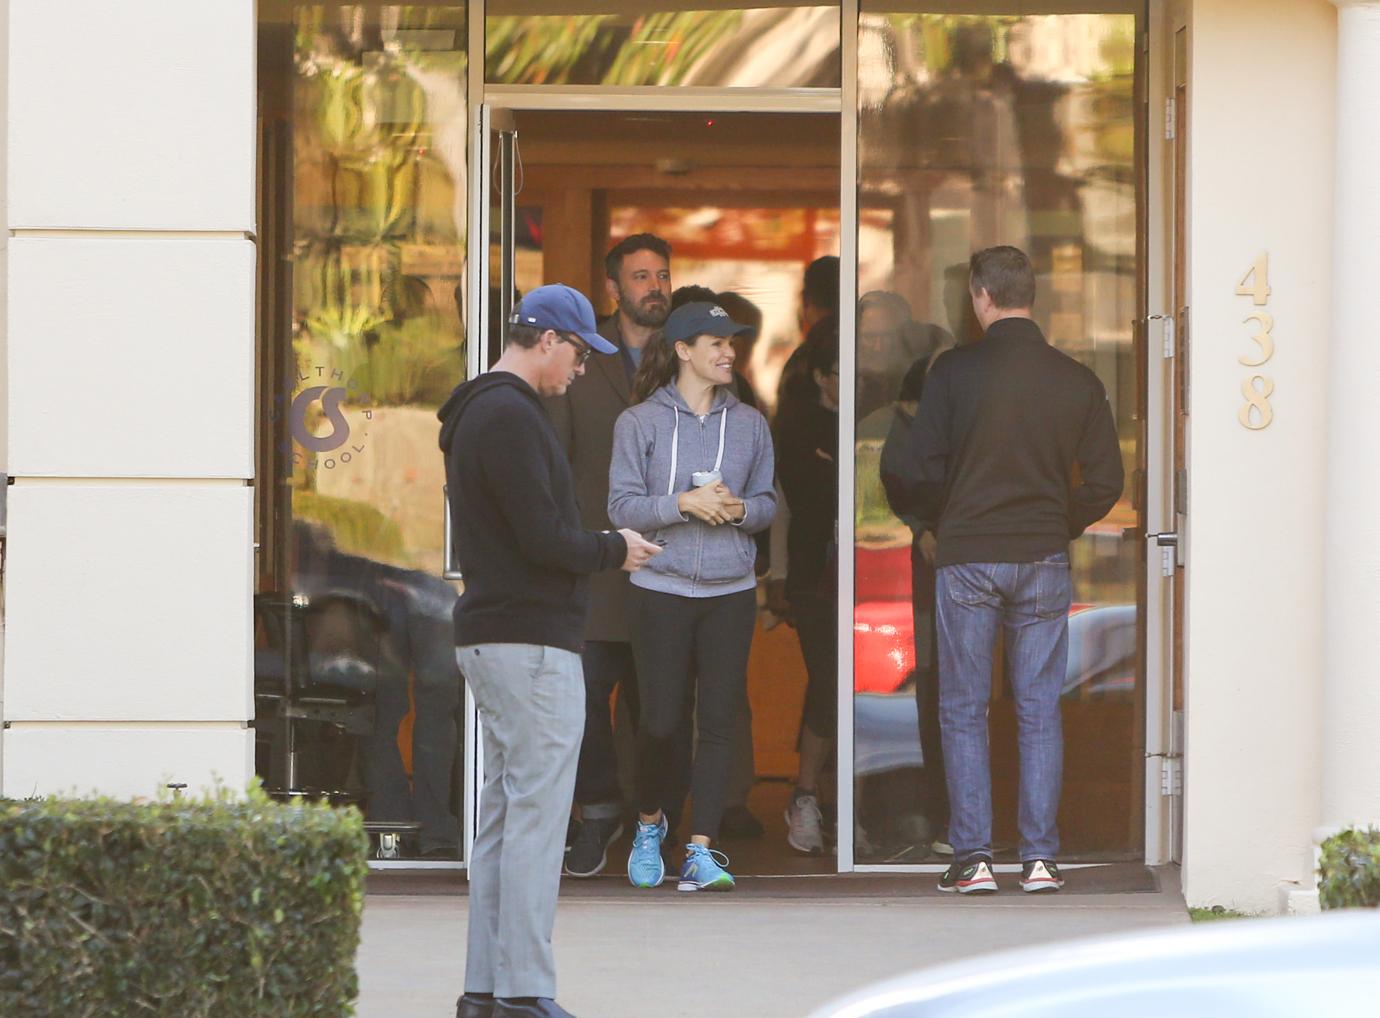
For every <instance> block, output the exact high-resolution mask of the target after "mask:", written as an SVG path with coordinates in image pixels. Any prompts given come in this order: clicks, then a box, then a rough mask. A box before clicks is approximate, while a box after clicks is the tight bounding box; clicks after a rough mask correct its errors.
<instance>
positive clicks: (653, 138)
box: [517, 110, 840, 168]
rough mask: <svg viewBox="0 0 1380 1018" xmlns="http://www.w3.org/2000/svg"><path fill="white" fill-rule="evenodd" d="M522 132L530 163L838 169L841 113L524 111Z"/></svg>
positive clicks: (520, 115) (519, 124)
mask: <svg viewBox="0 0 1380 1018" xmlns="http://www.w3.org/2000/svg"><path fill="white" fill-rule="evenodd" d="M517 128H518V141H519V145H520V146H521V150H522V153H523V157H524V160H525V161H530V162H542V163H548V164H550V163H576V162H582V161H583V162H599V163H607V162H642V161H656V160H658V159H667V158H675V159H685V160H689V161H691V162H692V163H696V164H701V165H713V164H718V165H723V164H725V163H735V164H739V165H749V166H780V167H785V168H789V167H800V168H804V167H821V166H824V167H837V166H838V165H839V149H840V145H839V117H838V114H835V113H660V112H623V113H608V112H591V111H584V110H580V111H559V112H556V111H520V112H518V113H517ZM581 153H583V155H582V154H581Z"/></svg>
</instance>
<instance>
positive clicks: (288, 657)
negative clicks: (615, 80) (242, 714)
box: [253, 0, 468, 865]
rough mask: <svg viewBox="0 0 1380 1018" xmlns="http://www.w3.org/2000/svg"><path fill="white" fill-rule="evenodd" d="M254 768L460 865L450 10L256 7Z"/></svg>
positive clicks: (457, 231)
mask: <svg viewBox="0 0 1380 1018" xmlns="http://www.w3.org/2000/svg"><path fill="white" fill-rule="evenodd" d="M258 9H259V38H260V49H259V61H258V67H259V76H260V96H261V102H260V118H259V138H260V180H259V184H260V186H259V222H260V235H259V238H258V240H259V265H260V288H259V289H260V306H259V321H258V325H259V363H258V372H259V379H258V381H259V384H258V391H259V421H260V434H259V443H258V469H257V478H258V479H257V482H256V491H255V495H256V534H257V584H256V597H255V611H254V634H253V639H254V650H255V653H254V661H255V677H254V679H255V681H254V691H255V721H254V728H255V736H256V764H257V771H258V774H259V776H260V778H261V780H262V781H263V784H264V786H265V788H267V789H268V790H269V791H270V792H271V793H272V794H274V795H280V796H289V795H296V794H302V795H307V796H311V797H320V798H326V799H329V800H330V801H332V802H336V803H341V804H351V805H355V806H358V807H359V808H360V809H361V810H362V811H363V813H364V816H365V820H366V826H367V828H368V829H369V830H370V832H371V836H372V838H373V851H374V855H375V857H376V859H377V860H379V861H380V862H381V863H382V864H384V865H393V864H398V865H417V864H419V863H420V862H422V861H425V863H424V864H430V865H455V863H456V862H457V861H458V860H459V859H460V857H461V848H462V846H461V840H462V839H461V829H460V827H461V825H460V815H461V812H462V809H461V796H462V789H463V779H462V773H463V760H464V752H463V739H462V735H461V733H462V721H463V719H462V714H461V709H460V704H461V680H460V675H459V671H458V669H457V668H456V664H455V656H454V640H453V636H452V629H451V608H452V606H453V604H454V602H455V596H456V591H455V588H454V587H453V586H452V585H451V584H450V583H448V582H446V581H444V580H442V579H441V578H440V577H441V567H442V561H441V560H442V542H441V535H442V514H441V507H442V500H441V488H442V484H443V470H442V461H441V457H440V455H439V453H438V450H437V447H436V435H437V428H438V424H437V421H436V411H437V408H438V407H439V406H440V405H441V402H442V401H443V400H444V399H445V398H446V396H447V395H448V394H449V393H450V390H451V388H452V387H453V386H454V385H456V384H457V383H458V382H459V381H460V380H461V379H462V378H464V377H465V374H466V367H465V338H464V322H465V318H466V314H465V310H466V309H465V308H464V306H463V301H462V300H461V296H462V294H463V292H464V287H463V284H464V279H465V269H466V266H465V245H466V240H467V237H466V230H467V214H466V195H467V167H466V159H467V155H468V153H467V136H466V135H467V132H466V117H465V113H464V111H465V104H466V95H467V80H468V55H467V49H466V45H467V11H466V8H465V6H464V5H463V4H451V5H436V4H433V5H426V6H417V5H398V4H382V3H361V4H336V3H332V4H292V3H285V2H281V0H260V3H259V7H258Z"/></svg>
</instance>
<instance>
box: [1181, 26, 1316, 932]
mask: <svg viewBox="0 0 1380 1018" xmlns="http://www.w3.org/2000/svg"><path fill="white" fill-rule="evenodd" d="M1189 25H1190V41H1189V45H1190V51H1191V52H1190V79H1189V90H1190V106H1191V111H1192V114H1191V115H1192V125H1191V141H1190V145H1191V148H1190V153H1189V194H1190V216H1189V222H1190V240H1189V254H1190V269H1189V273H1190V303H1191V307H1192V316H1191V323H1190V328H1191V339H1190V343H1191V347H1190V359H1189V367H1190V396H1189V407H1190V415H1191V416H1190V422H1189V445H1190V456H1191V461H1190V467H1189V512H1188V520H1189V534H1188V547H1187V554H1188V595H1187V616H1186V619H1187V630H1188V647H1187V689H1186V695H1187V701H1186V707H1187V736H1186V774H1185V782H1186V799H1185V809H1186V819H1185V832H1184V833H1185V847H1184V889H1185V894H1186V896H1187V898H1188V902H1189V904H1190V905H1210V904H1221V905H1225V906H1228V907H1230V908H1235V909H1242V910H1245V911H1250V912H1259V911H1270V910H1273V909H1275V908H1276V907H1277V903H1278V900H1279V897H1278V888H1279V886H1280V885H1281V884H1285V885H1288V884H1289V883H1290V882H1299V883H1307V882H1308V881H1309V880H1310V879H1311V869H1312V853H1311V834H1312V829H1313V827H1314V825H1315V824H1316V823H1318V817H1319V787H1320V768H1321V682H1322V675H1321V661H1322V611H1321V601H1322V551H1323V546H1322V540H1321V536H1322V527H1321V521H1322V518H1323V497H1322V496H1323V485H1324V465H1325V459H1326V457H1325V448H1326V416H1325V412H1326V401H1327V387H1326V377H1327V376H1326V371H1327V363H1326V361H1327V347H1328V337H1329V332H1330V327H1331V322H1330V319H1331V312H1330V303H1331V302H1330V292H1331V291H1330V265H1331V251H1332V230H1331V223H1332V216H1333V212H1332V190H1333V163H1334V160H1333V106H1334V99H1335V73H1336V71H1335V52H1336V9H1335V8H1334V7H1333V6H1332V4H1330V3H1328V2H1327V0H1195V2H1194V3H1193V4H1192V7H1191V13H1190V20H1189ZM1262 253H1268V256H1269V284H1270V287H1271V288H1272V292H1271V293H1270V295H1269V296H1268V298H1267V301H1266V303H1265V304H1264V305H1257V304H1255V303H1254V301H1253V298H1252V297H1250V296H1240V295H1238V294H1237V293H1236V290H1237V287H1238V284H1239V283H1240V282H1241V280H1242V278H1243V277H1244V276H1245V275H1246V273H1247V271H1248V270H1249V269H1250V268H1251V266H1252V264H1253V263H1254V262H1255V261H1256V259H1257V256H1259V255H1261V254H1262ZM1253 312H1266V313H1268V314H1269V315H1271V316H1273V322H1274V325H1273V329H1272V336H1273V339H1274V342H1275V352H1274V355H1273V357H1272V358H1271V359H1270V360H1269V361H1268V362H1267V363H1266V364H1264V365H1263V366H1261V367H1255V368H1252V367H1247V366H1245V365H1243V364H1242V363H1241V362H1240V359H1241V358H1243V357H1244V358H1247V359H1253V358H1254V357H1255V356H1256V355H1257V354H1258V352H1259V348H1258V347H1257V345H1256V344H1255V343H1254V342H1252V339H1251V336H1252V332H1253V331H1254V327H1255V326H1254V323H1251V322H1247V321H1245V319H1246V316H1247V315H1250V314H1252V313H1253ZM1255 373H1259V374H1261V375H1264V376H1267V377H1268V378H1269V379H1270V380H1271V381H1272V382H1273V385H1274V390H1273V394H1272V395H1271V397H1270V399H1269V402H1270V405H1271V407H1272V409H1273V421H1272V423H1270V425H1269V426H1268V427H1266V428H1264V429H1261V430H1250V429H1248V428H1246V427H1244V426H1243V425H1242V423H1241V422H1240V420H1239V418H1238V411H1239V410H1240V408H1241V407H1242V405H1243V404H1244V403H1245V398H1244V397H1243V393H1242V384H1243V381H1245V380H1246V379H1247V378H1248V377H1249V376H1251V375H1252V374H1255ZM1253 419H1254V420H1258V418H1253Z"/></svg>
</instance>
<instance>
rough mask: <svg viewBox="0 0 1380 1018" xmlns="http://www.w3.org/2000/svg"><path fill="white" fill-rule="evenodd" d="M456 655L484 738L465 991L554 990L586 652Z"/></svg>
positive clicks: (499, 646)
mask: <svg viewBox="0 0 1380 1018" xmlns="http://www.w3.org/2000/svg"><path fill="white" fill-rule="evenodd" d="M455 658H456V661H457V662H458V663H459V665H460V670H461V671H462V672H463V673H464V675H465V681H466V682H468V683H469V686H470V689H471V691H472V692H473V693H474V699H475V702H476V703H477V704H478V705H479V721H480V725H481V727H482V730H483V739H484V789H483V791H482V792H481V793H480V797H479V828H478V830H477V832H476V833H475V839H474V849H473V851H472V852H471V854H470V860H469V881H470V924H469V943H468V953H467V958H466V962H465V983H464V986H465V991H466V992H468V993H492V994H495V995H496V996H499V997H555V996H556V960H555V956H554V954H553V953H552V950H551V930H552V927H553V926H554V925H555V921H556V895H557V893H558V892H559V890H560V882H561V861H562V858H563V856H564V852H565V829H566V821H567V820H568V819H569V817H570V802H571V798H572V796H573V795H574V792H575V765H576V763H577V761H578V760H579V757H580V740H581V738H582V737H583V734H584V727H585V681H584V673H583V670H582V668H581V665H580V658H579V655H577V654H573V653H571V652H570V651H568V650H560V649H558V648H556V647H541V646H536V645H533V644H524V643H482V644H477V645H474V646H469V647H459V648H457V649H456V651H455Z"/></svg>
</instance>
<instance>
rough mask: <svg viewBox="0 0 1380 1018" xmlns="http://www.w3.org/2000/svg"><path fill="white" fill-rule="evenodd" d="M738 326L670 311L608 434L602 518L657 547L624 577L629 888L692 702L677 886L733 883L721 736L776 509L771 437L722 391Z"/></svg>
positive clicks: (651, 846)
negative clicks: (634, 815) (632, 740)
mask: <svg viewBox="0 0 1380 1018" xmlns="http://www.w3.org/2000/svg"><path fill="white" fill-rule="evenodd" d="M744 328H745V326H742V325H739V324H737V323H736V322H734V321H733V320H732V319H731V318H729V316H728V313H727V312H725V311H724V310H723V308H721V307H718V306H717V305H715V304H708V303H692V304H686V305H684V306H683V307H680V308H678V309H677V310H675V311H674V312H672V313H671V316H670V317H669V318H667V319H666V325H665V327H664V331H663V333H662V335H660V336H658V337H655V338H653V340H652V341H651V342H650V343H649V344H648V345H647V349H646V351H645V352H644V353H643V355H642V364H641V367H640V368H639V369H638V372H637V377H636V379H635V380H634V383H633V390H634V399H635V400H636V401H637V403H636V405H635V406H632V407H630V408H629V409H627V410H625V411H623V413H622V415H621V416H619V418H618V423H617V424H616V425H615V426H614V431H613V462H612V464H611V466H610V468H609V519H610V520H611V521H612V522H613V525H614V526H615V527H628V528H631V529H633V530H638V531H641V532H642V533H644V534H645V535H646V536H647V537H648V538H649V539H650V540H652V541H655V542H656V543H657V544H660V545H662V546H663V549H664V550H663V551H662V553H661V554H660V555H657V556H656V557H655V558H653V559H652V560H651V561H650V562H648V564H647V565H646V566H645V567H643V569H642V570H641V572H639V573H636V574H634V576H633V581H632V592H631V596H630V598H629V602H628V623H629V628H630V630H631V634H632V646H633V656H634V659H635V660H636V663H637V675H638V693H639V698H640V701H641V710H640V716H639V727H638V738H637V742H638V754H637V756H638V775H637V783H638V789H637V795H638V810H639V816H638V824H637V834H636V836H635V837H634V838H633V847H632V853H631V854H630V855H629V857H628V879H629V880H630V881H631V882H632V884H633V886H635V887H656V886H657V885H658V884H660V883H661V882H662V881H663V880H664V879H665V877H666V871H665V865H664V863H663V862H662V856H661V843H662V840H663V839H664V838H665V837H666V818H665V816H664V815H663V813H662V811H661V808H660V807H661V804H662V803H663V802H666V801H668V798H669V797H671V796H672V795H674V794H675V784H676V782H675V777H676V776H675V775H674V774H672V773H670V772H669V769H670V765H671V764H672V761H674V759H675V755H674V753H673V752H672V748H673V745H674V742H675V735H676V732H677V730H678V728H680V727H681V726H683V725H687V724H689V718H688V717H687V716H686V711H685V705H686V704H687V703H690V702H692V701H693V702H695V703H696V705H697V706H696V719H697V721H698V728H699V736H698V741H697V744H696V750H695V762H694V767H693V770H692V775H691V794H692V796H693V800H694V801H693V806H692V811H691V817H690V834H691V837H690V843H689V844H688V845H687V846H686V855H685V863H684V865H683V866H682V868H681V873H680V883H679V888H680V890H682V891H727V890H731V889H732V887H733V877H732V876H731V875H730V874H729V873H728V871H727V869H725V867H726V866H727V865H728V860H727V859H726V858H725V857H724V856H723V855H722V854H720V853H718V852H713V851H711V849H710V845H711V843H712V841H713V840H714V838H716V837H717V836H718V833H719V821H720V819H721V817H722V815H723V808H724V794H725V788H726V786H727V783H728V774H729V762H730V756H731V752H730V750H731V740H732V738H733V734H734V730H735V727H736V725H737V723H738V718H739V716H740V715H741V714H742V712H743V711H745V710H746V709H747V663H748V652H749V650H750V649H751V647H752V633H753V629H754V626H755V624H756V618H757V580H756V577H755V575H754V572H753V566H754V564H755V562H756V558H757V545H756V543H755V542H754V541H753V539H752V535H753V534H755V533H757V532H759V531H761V530H765V529H766V528H767V527H768V526H770V525H771V521H772V517H773V516H774V515H775V513H776V495H775V491H774V488H773V483H772V482H773V470H774V465H773V458H772V444H771V431H770V429H769V428H768V427H767V422H766V420H765V419H764V418H763V417H762V415H761V414H760V413H758V412H757V411H756V410H754V409H753V408H752V407H749V406H747V405H746V404H744V403H741V402H739V400H738V399H737V397H735V396H734V395H733V393H732V391H731V386H732V383H733V358H734V354H733V344H732V342H731V339H732V337H733V336H735V335H737V334H738V333H740V332H742V331H743V330H744ZM692 682H693V683H694V687H693V690H692V686H691V683H692Z"/></svg>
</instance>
